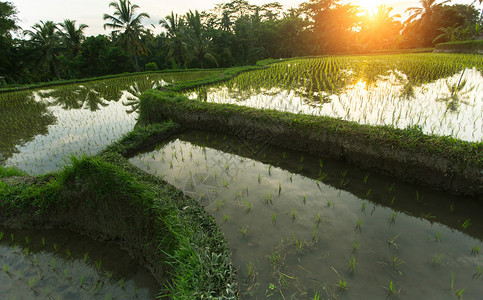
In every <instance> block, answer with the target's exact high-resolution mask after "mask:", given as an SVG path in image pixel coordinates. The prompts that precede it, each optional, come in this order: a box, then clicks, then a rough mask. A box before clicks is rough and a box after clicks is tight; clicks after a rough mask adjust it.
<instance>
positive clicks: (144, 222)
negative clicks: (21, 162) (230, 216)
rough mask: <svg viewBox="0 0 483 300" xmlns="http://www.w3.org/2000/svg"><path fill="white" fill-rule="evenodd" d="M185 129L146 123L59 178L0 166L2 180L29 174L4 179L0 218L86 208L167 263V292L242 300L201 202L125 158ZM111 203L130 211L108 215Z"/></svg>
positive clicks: (218, 235) (0, 185)
mask: <svg viewBox="0 0 483 300" xmlns="http://www.w3.org/2000/svg"><path fill="white" fill-rule="evenodd" d="M178 127H179V126H178V125H176V124H174V123H166V124H157V125H153V126H148V127H140V128H138V129H136V130H134V131H133V132H131V133H129V134H128V135H126V136H125V137H124V138H123V139H122V140H121V141H119V142H118V143H116V144H114V145H112V146H111V147H110V148H109V149H107V150H106V151H104V152H103V153H102V154H101V155H99V156H96V157H82V158H76V157H73V158H72V162H71V165H70V166H67V167H65V168H64V170H62V171H61V172H59V173H57V174H53V175H46V176H40V177H29V176H25V175H24V174H23V173H22V172H19V171H17V170H14V169H11V168H3V167H0V178H5V177H10V176H13V175H22V177H21V178H19V179H13V178H10V179H9V180H8V181H5V180H0V220H2V221H3V220H6V219H8V218H11V217H16V218H20V219H21V220H23V219H22V218H24V219H25V220H29V219H30V218H31V217H32V216H34V215H35V216H36V218H39V217H44V218H46V220H52V219H58V218H59V214H60V216H63V215H68V214H76V215H79V207H85V209H87V213H88V214H93V215H97V216H98V217H99V218H101V219H106V220H109V222H112V224H117V225H114V226H115V228H116V232H117V234H119V235H120V236H121V237H123V238H127V237H131V238H134V239H136V240H138V241H139V242H138V243H136V244H135V245H134V246H135V248H138V251H140V252H139V253H144V255H147V257H146V259H148V261H150V263H151V264H159V263H160V262H161V264H162V265H163V266H162V267H163V269H164V270H166V271H167V272H168V273H169V274H170V276H169V278H163V279H166V280H167V281H166V282H167V283H166V284H167V286H166V289H165V290H163V291H161V294H167V295H170V296H171V297H172V298H175V299H199V298H211V297H219V296H224V297H227V298H233V297H235V295H236V293H237V284H236V280H235V270H234V269H233V267H232V265H231V258H230V253H229V251H228V248H227V246H226V243H225V241H224V239H223V237H222V235H221V233H220V231H219V229H218V228H217V227H216V224H215V222H214V220H213V219H212V218H211V217H209V215H208V214H207V213H206V212H205V211H204V209H203V208H202V207H201V206H200V205H198V204H197V203H196V202H195V201H194V200H191V199H188V198H185V197H184V196H183V195H182V194H181V193H180V192H179V191H178V190H176V189H175V188H174V187H172V186H170V185H168V184H166V183H165V182H163V181H162V180H161V179H158V178H156V177H154V176H151V175H148V174H146V173H144V172H142V171H141V170H139V169H137V168H135V167H134V166H132V165H131V164H129V163H128V161H127V160H126V159H125V158H124V157H123V156H121V155H120V153H123V154H125V153H129V152H132V151H134V150H136V149H138V148H139V147H143V146H144V147H145V146H146V145H149V140H150V139H152V138H154V137H155V138H156V139H158V138H162V136H163V135H164V136H165V137H167V136H169V134H170V133H172V132H173V130H175V129H176V128H178ZM143 141H144V142H145V143H144V145H143ZM146 142H147V143H146ZM12 180H13V181H12ZM109 207H112V208H113V209H112V210H114V211H118V210H125V215H120V216H118V217H116V218H112V217H111V218H110V217H109V216H107V215H104V216H103V211H104V213H105V212H110V211H112V210H111V209H110V208H109ZM114 207H116V208H115V209H114ZM106 208H107V210H105V209H106ZM69 222H72V224H74V222H75V220H69ZM139 226H140V227H139ZM97 230H98V231H100V232H102V231H103V230H107V229H106V228H98V229H97ZM133 230H134V231H133ZM130 231H131V232H132V233H134V234H135V235H134V236H133V235H130V234H129V232H130ZM107 234H108V233H107ZM151 235H153V236H151ZM125 242H127V243H129V241H125Z"/></svg>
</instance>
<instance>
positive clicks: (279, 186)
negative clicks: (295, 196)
mask: <svg viewBox="0 0 483 300" xmlns="http://www.w3.org/2000/svg"><path fill="white" fill-rule="evenodd" d="M281 193H282V184H281V183H280V182H279V183H278V195H279V196H280V194H281Z"/></svg>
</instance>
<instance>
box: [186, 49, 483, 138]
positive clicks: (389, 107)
mask: <svg viewBox="0 0 483 300" xmlns="http://www.w3.org/2000/svg"><path fill="white" fill-rule="evenodd" d="M186 94H187V95H188V96H190V97H191V98H197V99H200V100H202V101H208V102H214V103H231V104H237V105H242V106H249V107H255V108H261V109H275V110H280V111H288V112H292V113H301V114H310V115H317V116H329V117H334V118H340V119H342V120H348V121H354V122H358V123H361V124H370V125H390V126H394V127H396V128H402V129H404V128H407V127H418V128H421V130H422V131H423V132H424V133H426V134H435V135H440V136H452V137H454V138H457V139H461V140H465V141H476V142H481V141H482V139H483V63H482V60H481V57H479V56H478V55H454V54H412V55H377V56H336V57H321V58H308V59H307V58H303V59H294V60H288V61H284V62H280V63H274V64H272V65H270V66H269V67H268V68H265V69H262V70H258V71H253V72H247V73H244V74H241V75H239V76H237V77H235V78H233V79H231V80H229V81H227V82H223V83H220V84H217V85H212V86H207V87H198V88H195V89H193V90H191V91H189V92H187V93H186Z"/></svg>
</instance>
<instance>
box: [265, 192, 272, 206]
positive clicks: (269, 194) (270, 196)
mask: <svg viewBox="0 0 483 300" xmlns="http://www.w3.org/2000/svg"><path fill="white" fill-rule="evenodd" d="M269 202H270V204H273V203H272V192H270V193H265V204H268V203H269Z"/></svg>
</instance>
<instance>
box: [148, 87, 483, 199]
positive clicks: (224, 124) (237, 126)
mask: <svg viewBox="0 0 483 300" xmlns="http://www.w3.org/2000/svg"><path fill="white" fill-rule="evenodd" d="M140 107H141V112H140V120H141V121H142V122H144V123H158V122H162V121H163V120H172V121H174V122H176V123H178V124H180V125H181V126H183V127H185V128H187V129H202V130H211V131H216V132H222V133H227V134H233V135H236V136H239V137H242V138H245V139H248V140H254V139H258V140H260V141H266V142H267V143H269V144H271V145H276V146H280V147H285V148H288V149H292V150H297V151H305V152H308V153H311V154H314V155H320V156H323V157H330V158H334V159H338V160H343V161H347V162H348V163H350V164H353V165H356V166H358V167H360V168H362V169H365V170H368V171H372V172H377V173H380V174H383V175H388V176H392V177H396V178H398V179H401V180H403V181H406V182H408V183H412V184H417V185H422V186H429V187H432V188H434V189H437V190H443V191H446V192H450V193H453V194H461V195H468V196H472V197H476V198H479V199H480V200H481V199H482V194H483V168H482V162H483V159H482V153H483V152H482V146H481V143H479V144H477V143H467V142H462V141H457V140H454V139H451V138H441V137H434V136H426V135H424V134H423V133H421V132H418V131H417V130H413V131H411V130H410V129H408V130H400V129H395V128H389V127H382V126H369V125H359V124H356V123H353V122H346V121H342V120H338V119H333V118H328V117H315V116H307V115H298V114H292V113H285V112H278V111H273V110H260V109H253V108H247V107H241V106H236V105H227V104H214V103H206V102H200V101H195V100H189V99H187V98H186V97H184V96H181V95H179V94H174V93H163V92H159V91H149V92H147V93H145V94H144V95H143V96H142V98H141V104H140ZM455 149H456V150H455Z"/></svg>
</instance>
